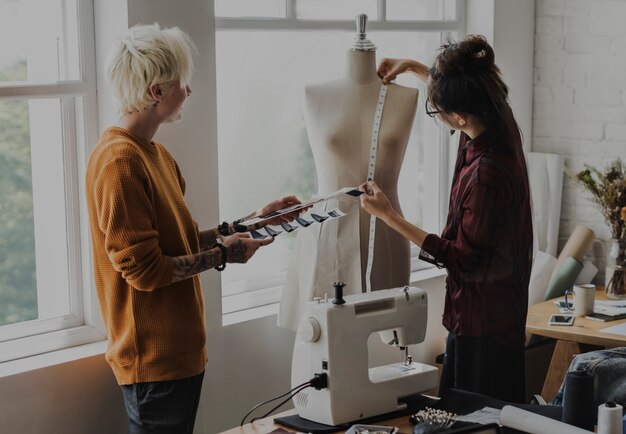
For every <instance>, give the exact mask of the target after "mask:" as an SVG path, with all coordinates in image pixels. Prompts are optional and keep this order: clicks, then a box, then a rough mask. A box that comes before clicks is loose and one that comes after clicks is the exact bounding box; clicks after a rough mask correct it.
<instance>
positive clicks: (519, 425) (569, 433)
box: [500, 405, 593, 434]
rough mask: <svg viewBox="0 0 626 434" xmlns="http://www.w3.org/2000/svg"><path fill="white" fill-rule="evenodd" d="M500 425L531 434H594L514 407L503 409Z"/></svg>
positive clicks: (508, 406) (507, 406) (509, 406)
mask: <svg viewBox="0 0 626 434" xmlns="http://www.w3.org/2000/svg"><path fill="white" fill-rule="evenodd" d="M500 425H502V426H505V427H508V428H514V429H517V430H520V431H523V432H527V433H531V434H593V431H587V430H584V429H580V428H576V427H573V426H571V425H567V424H565V423H563V422H559V421H558V420H554V419H550V418H549V417H545V416H541V415H539V414H536V413H531V412H530V411H526V410H522V409H521V408H517V407H513V406H512V405H505V406H504V407H503V408H502V412H501V413H500Z"/></svg>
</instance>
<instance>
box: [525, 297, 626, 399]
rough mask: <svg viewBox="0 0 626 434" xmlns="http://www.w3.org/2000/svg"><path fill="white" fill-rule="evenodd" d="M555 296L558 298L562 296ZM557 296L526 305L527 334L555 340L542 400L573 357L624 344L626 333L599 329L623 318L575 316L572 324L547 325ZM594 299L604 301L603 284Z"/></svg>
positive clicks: (557, 384) (552, 392)
mask: <svg viewBox="0 0 626 434" xmlns="http://www.w3.org/2000/svg"><path fill="white" fill-rule="evenodd" d="M557 299H562V297H558V298H557ZM557 299H552V300H547V301H544V302H541V303H537V304H534V305H532V306H529V308H528V317H527V320H526V331H527V332H528V333H532V334H534V335H539V336H546V337H550V338H554V339H556V340H557V342H556V346H555V347H554V352H553V354H552V360H551V361H550V367H549V368H548V373H547V374H546V379H545V381H544V384H543V389H542V391H541V396H542V397H543V398H544V399H545V400H551V399H552V398H553V397H554V396H555V395H556V393H557V391H558V389H559V387H560V385H561V383H562V382H563V379H564V378H565V374H566V373H567V368H568V367H569V365H570V363H571V361H572V357H573V356H575V355H577V354H581V353H584V352H587V351H591V350H595V349H598V348H614V347H622V346H626V336H623V335H615V334H609V333H605V332H602V331H600V329H603V328H606V327H610V326H613V325H617V324H620V323H624V322H626V319H623V320H618V321H610V322H603V321H596V320H592V319H587V318H584V317H577V318H576V319H575V321H574V325H573V326H551V325H548V319H549V318H550V315H552V314H554V313H559V309H558V308H557V307H556V306H555V304H554V300H557ZM596 300H606V295H605V292H604V288H603V287H599V288H598V289H597V290H596Z"/></svg>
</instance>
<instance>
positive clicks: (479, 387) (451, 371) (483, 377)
mask: <svg viewBox="0 0 626 434" xmlns="http://www.w3.org/2000/svg"><path fill="white" fill-rule="evenodd" d="M524 387H525V374H524V349H523V348H520V349H515V348H511V347H508V346H506V345H504V344H501V343H500V342H498V341H496V340H494V339H492V338H490V337H489V336H479V337H474V336H456V335H455V334H454V333H448V339H447V341H446V352H445V355H444V357H443V369H442V372H441V384H440V385H439V396H441V397H444V396H445V394H446V392H447V391H448V390H449V389H451V388H456V389H464V390H467V391H469V392H474V393H480V394H482V395H487V396H490V397H492V398H497V399H500V400H503V401H509V402H515V403H523V402H524V399H525V396H524Z"/></svg>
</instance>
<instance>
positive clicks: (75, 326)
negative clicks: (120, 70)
mask: <svg viewBox="0 0 626 434" xmlns="http://www.w3.org/2000/svg"><path fill="white" fill-rule="evenodd" d="M76 17H77V23H76V26H77V28H76V31H77V32H78V37H77V41H78V62H79V73H80V78H79V79H77V80H65V81H57V82H53V83H35V82H32V83H22V82H18V83H14V82H11V83H0V99H2V100H5V99H11V100H15V99H22V100H36V99H45V98H59V100H60V104H61V117H62V126H61V128H62V131H63V147H62V152H63V165H64V168H65V170H64V175H63V176H64V188H65V197H66V203H65V204H64V207H65V221H66V227H67V231H68V232H67V240H66V242H67V249H68V253H69V256H68V267H69V270H68V281H69V282H68V284H69V288H68V291H69V304H70V312H69V314H68V315H64V316H60V317H56V318H50V319H41V320H40V319H36V320H32V321H23V322H20V323H15V324H8V325H5V326H2V327H0V364H2V363H4V362H10V361H15V360H18V359H21V358H25V357H29V356H34V355H37V354H43V353H47V352H51V351H56V350H60V349H64V348H69V347H74V346H77V345H82V344H87V343H91V342H96V341H101V340H104V339H106V333H105V331H104V326H103V324H102V320H101V318H100V314H99V311H98V304H97V300H96V297H95V292H94V289H93V288H94V284H93V277H92V273H91V267H92V266H91V251H90V242H89V232H88V228H89V226H88V222H87V208H86V203H85V200H84V199H83V198H84V197H85V186H84V182H83V180H84V174H85V166H86V160H87V155H88V145H87V144H88V143H95V142H96V141H97V138H98V123H97V122H98V121H97V119H98V117H97V101H96V60H95V26H94V5H93V0H76ZM67 26H70V27H72V26H74V23H71V24H67ZM64 30H66V29H64ZM32 176H33V178H35V177H36V176H37V174H36V173H33V174H32ZM35 225H36V226H37V225H38V223H35ZM36 232H37V229H36ZM46 295H47V294H46ZM39 299H40V294H39V293H38V300H39Z"/></svg>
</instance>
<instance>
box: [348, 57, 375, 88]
mask: <svg viewBox="0 0 626 434" xmlns="http://www.w3.org/2000/svg"><path fill="white" fill-rule="evenodd" d="M346 70H347V76H348V79H350V80H351V81H355V82H357V83H368V82H370V81H374V80H377V79H378V74H377V72H376V71H377V68H376V52H375V51H355V50H350V51H348V55H347V62H346Z"/></svg>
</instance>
